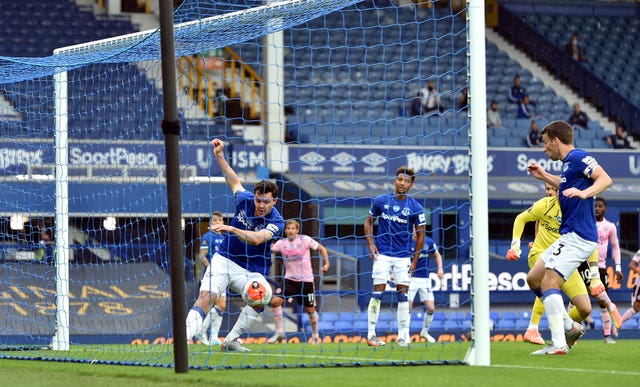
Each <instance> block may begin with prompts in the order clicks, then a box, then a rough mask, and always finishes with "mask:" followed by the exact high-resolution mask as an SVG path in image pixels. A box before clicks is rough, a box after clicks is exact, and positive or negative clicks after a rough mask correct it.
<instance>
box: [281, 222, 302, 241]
mask: <svg viewBox="0 0 640 387" xmlns="http://www.w3.org/2000/svg"><path fill="white" fill-rule="evenodd" d="M299 233H300V222H298V221H297V220H295V219H289V220H287V221H286V223H285V224H284V235H285V236H286V237H287V238H288V239H294V238H295V237H296V236H297V235H298V234H299Z"/></svg>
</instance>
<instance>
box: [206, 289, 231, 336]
mask: <svg viewBox="0 0 640 387" xmlns="http://www.w3.org/2000/svg"><path fill="white" fill-rule="evenodd" d="M225 310H227V297H226V296H224V295H223V296H221V297H218V301H216V304H215V305H214V306H213V308H211V310H210V311H209V313H208V314H207V318H206V319H205V323H204V324H203V328H202V330H203V332H202V343H203V344H206V345H220V327H222V315H223V314H224V312H225ZM207 320H209V323H208V328H205V327H207Z"/></svg>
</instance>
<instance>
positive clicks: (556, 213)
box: [513, 196, 562, 257]
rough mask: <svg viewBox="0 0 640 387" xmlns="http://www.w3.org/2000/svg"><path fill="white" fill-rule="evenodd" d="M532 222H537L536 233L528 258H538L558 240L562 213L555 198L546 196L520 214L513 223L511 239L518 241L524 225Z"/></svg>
mask: <svg viewBox="0 0 640 387" xmlns="http://www.w3.org/2000/svg"><path fill="white" fill-rule="evenodd" d="M534 221H537V222H538V231H537V233H536V238H535V239H534V241H533V246H532V247H531V250H530V251H529V257H531V256H539V255H540V254H541V253H542V252H543V251H544V250H546V249H547V247H549V246H550V245H551V244H552V243H553V242H555V241H556V240H557V239H558V238H560V233H559V229H560V223H561V222H562V212H561V211H560V203H559V202H558V197H557V196H546V197H544V198H542V199H540V200H538V201H537V202H535V203H533V205H532V206H531V207H529V208H528V209H527V210H526V211H524V212H521V213H520V214H519V215H518V216H517V217H516V220H515V221H514V222H513V239H520V237H521V236H522V232H523V231H524V225H525V224H526V223H529V222H534Z"/></svg>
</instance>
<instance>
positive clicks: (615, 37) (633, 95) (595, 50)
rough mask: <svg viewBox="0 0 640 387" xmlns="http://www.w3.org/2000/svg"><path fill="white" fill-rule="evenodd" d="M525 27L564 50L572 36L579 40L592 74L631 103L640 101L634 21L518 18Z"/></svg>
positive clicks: (639, 50)
mask: <svg viewBox="0 0 640 387" xmlns="http://www.w3.org/2000/svg"><path fill="white" fill-rule="evenodd" d="M521 16H522V18H523V19H524V20H525V21H526V22H527V24H529V25H531V26H533V27H534V28H535V29H536V30H537V31H538V32H540V33H541V34H543V35H544V36H546V37H547V38H548V39H549V40H550V41H552V42H553V43H554V44H555V45H556V46H557V47H559V48H564V45H565V44H566V43H567V42H568V40H569V37H570V35H571V34H572V33H577V34H578V36H579V41H580V45H581V47H582V49H583V51H584V54H585V55H586V57H587V58H588V59H589V63H588V64H585V65H586V66H588V67H589V68H590V69H591V70H592V71H593V72H594V73H596V74H597V75H598V76H600V77H601V78H602V79H604V80H606V81H607V82H608V83H609V84H610V85H612V86H613V87H614V88H615V89H617V90H618V92H620V93H621V94H623V95H626V96H627V97H629V99H631V100H632V101H636V102H637V101H640V82H638V81H639V80H640V79H639V78H638V74H637V71H634V69H637V68H638V67H640V41H638V31H639V30H640V20H639V19H638V18H637V17H623V16H610V15H607V14H598V13H595V14H593V15H589V16H586V15H565V14H553V15H551V14H531V13H525V14H522V15H521Z"/></svg>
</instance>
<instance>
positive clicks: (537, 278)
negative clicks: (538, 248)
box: [527, 259, 545, 299]
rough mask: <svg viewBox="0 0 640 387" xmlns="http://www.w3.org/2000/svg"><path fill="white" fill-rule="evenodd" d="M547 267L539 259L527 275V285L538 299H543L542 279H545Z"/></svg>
mask: <svg viewBox="0 0 640 387" xmlns="http://www.w3.org/2000/svg"><path fill="white" fill-rule="evenodd" d="M544 273H545V267H544V261H543V260H542V259H539V260H538V261H537V262H536V263H535V265H533V267H532V268H531V269H530V270H529V273H527V284H528V285H529V289H531V291H532V292H533V293H534V294H535V295H536V297H538V298H540V299H542V290H541V289H540V286H541V283H542V278H544Z"/></svg>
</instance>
